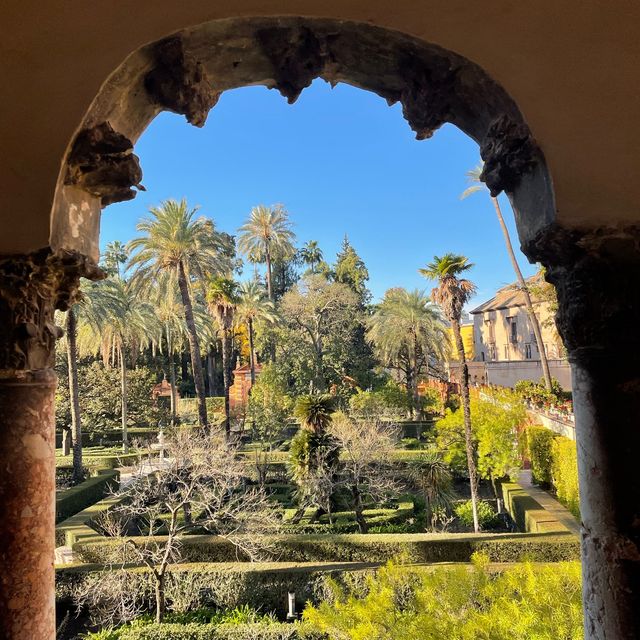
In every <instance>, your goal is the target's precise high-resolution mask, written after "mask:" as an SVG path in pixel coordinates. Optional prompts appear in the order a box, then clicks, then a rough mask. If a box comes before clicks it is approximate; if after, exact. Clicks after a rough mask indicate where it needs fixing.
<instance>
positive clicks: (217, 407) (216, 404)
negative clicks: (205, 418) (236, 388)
mask: <svg viewBox="0 0 640 640" xmlns="http://www.w3.org/2000/svg"><path fill="white" fill-rule="evenodd" d="M205 404H206V405H207V414H208V415H213V414H214V413H224V396H210V397H208V398H205ZM176 409H177V413H178V415H179V416H188V415H194V416H196V415H198V400H197V398H178V406H177V407H176Z"/></svg>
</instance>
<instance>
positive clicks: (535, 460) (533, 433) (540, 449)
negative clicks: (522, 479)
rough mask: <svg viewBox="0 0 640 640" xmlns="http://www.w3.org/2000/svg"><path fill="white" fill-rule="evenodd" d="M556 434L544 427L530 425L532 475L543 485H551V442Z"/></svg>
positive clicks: (528, 439) (528, 441)
mask: <svg viewBox="0 0 640 640" xmlns="http://www.w3.org/2000/svg"><path fill="white" fill-rule="evenodd" d="M554 437H555V434H554V433H553V431H550V430H549V429H545V428H544V427H528V429H527V443H528V449H529V459H530V460H531V477H532V479H533V481H534V482H535V483H536V484H539V485H540V486H541V487H545V488H547V487H550V486H551V464H552V462H551V454H552V452H551V444H552V442H553V439H554Z"/></svg>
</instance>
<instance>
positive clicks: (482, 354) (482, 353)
mask: <svg viewBox="0 0 640 640" xmlns="http://www.w3.org/2000/svg"><path fill="white" fill-rule="evenodd" d="M480 355H481V356H482V362H484V351H482V352H481V353H480Z"/></svg>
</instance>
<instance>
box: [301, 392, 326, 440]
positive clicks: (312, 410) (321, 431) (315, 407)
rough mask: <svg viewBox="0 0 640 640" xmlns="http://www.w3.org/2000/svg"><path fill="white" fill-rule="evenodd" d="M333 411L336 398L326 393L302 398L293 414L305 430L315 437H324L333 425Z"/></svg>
mask: <svg viewBox="0 0 640 640" xmlns="http://www.w3.org/2000/svg"><path fill="white" fill-rule="evenodd" d="M333 411H334V398H333V396H331V395H329V394H327V393H324V394H320V395H313V394H309V395H306V396H300V397H299V398H298V401H297V402H296V405H295V407H294V411H293V413H294V415H295V416H296V418H298V419H299V420H300V422H301V424H302V428H303V429H306V430H307V431H310V432H311V433H313V435H315V436H323V435H325V434H326V432H327V429H328V428H329V425H330V424H331V421H332V419H333V418H332V414H333Z"/></svg>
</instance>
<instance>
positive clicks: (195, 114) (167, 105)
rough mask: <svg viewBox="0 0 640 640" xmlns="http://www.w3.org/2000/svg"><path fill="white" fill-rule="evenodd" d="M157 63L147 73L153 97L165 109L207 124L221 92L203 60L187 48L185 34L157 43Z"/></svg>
mask: <svg viewBox="0 0 640 640" xmlns="http://www.w3.org/2000/svg"><path fill="white" fill-rule="evenodd" d="M153 55H154V58H155V66H154V68H153V69H152V70H151V71H149V73H148V74H147V75H146V76H145V79H144V86H145V89H146V90H147V93H148V94H149V97H150V98H151V99H152V100H153V101H154V102H156V103H157V104H159V105H160V106H161V107H163V108H164V109H168V110H169V111H173V112H174V113H178V114H180V115H183V116H185V117H186V118H187V122H189V123H190V124H192V125H194V126H196V127H203V126H204V123H205V122H206V121H207V116H208V114H209V111H210V110H211V109H212V108H213V107H214V106H215V105H216V103H217V102H218V100H219V98H220V92H219V91H215V90H214V89H213V86H212V82H211V80H210V79H209V78H208V76H207V72H206V70H205V68H204V66H203V65H202V63H201V62H200V61H199V60H197V59H196V58H195V57H194V56H192V55H191V54H189V53H188V52H185V50H184V44H183V41H182V38H179V37H177V36H173V37H171V38H166V39H165V40H162V41H160V42H159V43H158V44H157V45H155V47H154V50H153Z"/></svg>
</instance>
